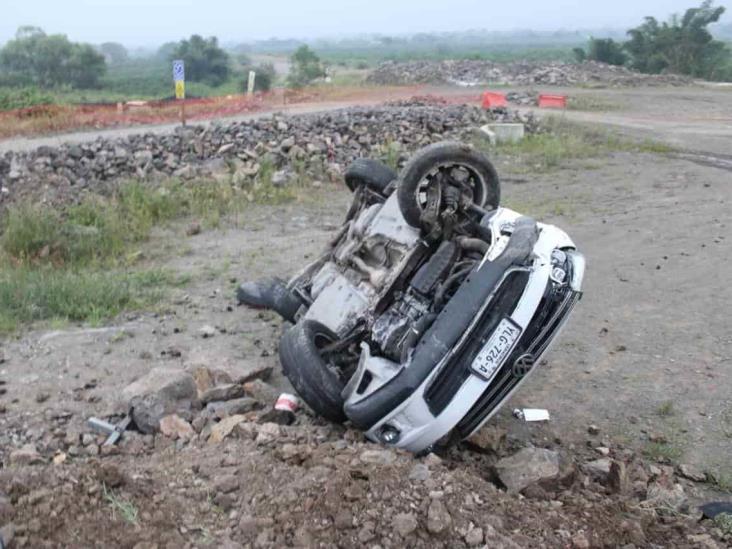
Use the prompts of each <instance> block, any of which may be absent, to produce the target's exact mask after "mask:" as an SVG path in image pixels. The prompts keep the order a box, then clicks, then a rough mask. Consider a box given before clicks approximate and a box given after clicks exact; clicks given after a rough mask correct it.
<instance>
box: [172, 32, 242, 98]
mask: <svg viewBox="0 0 732 549" xmlns="http://www.w3.org/2000/svg"><path fill="white" fill-rule="evenodd" d="M169 56H170V60H171V61H172V60H173V59H182V60H183V61H184V62H185V69H186V80H190V81H191V82H205V83H207V84H210V85H212V86H220V85H221V84H223V83H224V82H226V80H227V79H228V78H229V72H230V68H229V54H227V53H226V52H225V51H224V50H223V49H221V48H220V47H219V41H218V38H216V37H215V36H212V37H210V38H203V37H201V36H199V35H198V34H194V35H193V36H191V37H190V39H188V40H181V41H180V42H179V43H178V45H177V46H176V47H175V48H174V49H173V51H172V52H171V53H170V54H169Z"/></svg>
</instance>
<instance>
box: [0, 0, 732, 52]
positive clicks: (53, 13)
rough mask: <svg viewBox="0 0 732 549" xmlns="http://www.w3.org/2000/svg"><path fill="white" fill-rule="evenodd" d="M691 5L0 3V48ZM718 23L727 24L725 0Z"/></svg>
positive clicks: (418, 26)
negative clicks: (33, 38)
mask: <svg viewBox="0 0 732 549" xmlns="http://www.w3.org/2000/svg"><path fill="white" fill-rule="evenodd" d="M700 1H701V0H611V1H608V0H602V1H597V0H574V1H572V0H511V1H505V0H503V1H498V0H350V1H347V0H255V1H251V0H1V2H2V5H1V6H0V7H1V9H0V13H1V14H2V15H1V16H0V43H3V42H5V41H6V40H8V39H10V38H12V37H13V35H14V34H15V30H16V28H17V27H18V26H20V25H36V26H40V27H42V28H43V29H44V30H45V31H46V32H48V33H65V34H67V35H68V36H69V38H71V39H72V40H77V41H85V42H93V43H100V42H106V41H114V42H121V43H123V44H126V45H130V46H147V45H158V44H161V43H163V42H166V41H170V40H178V39H180V38H182V37H184V36H188V35H190V34H192V33H198V34H203V35H207V36H208V35H216V36H218V37H219V38H220V39H221V40H222V41H225V42H229V41H236V42H239V41H241V42H246V41H249V40H255V39H263V38H270V37H273V36H276V37H280V38H312V37H319V36H329V37H330V36H344V35H351V34H357V33H363V32H368V33H372V32H374V33H382V34H400V33H412V32H420V31H451V30H467V29H476V28H485V29H488V30H514V29H536V30H556V29H560V28H562V29H568V30H569V29H575V28H584V29H587V28H602V27H618V28H623V29H625V28H627V27H630V26H635V25H636V24H638V23H639V22H640V20H641V19H642V17H643V16H646V15H653V16H656V17H658V18H662V19H665V18H666V17H667V16H668V15H669V14H671V13H674V12H683V11H684V10H685V9H686V8H687V7H690V6H691V5H694V4H698V3H699V2H700ZM717 5H723V6H726V7H727V9H728V13H726V14H725V16H724V17H723V21H732V14H730V13H729V11H730V7H732V0H723V1H720V2H717Z"/></svg>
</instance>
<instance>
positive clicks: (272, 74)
mask: <svg viewBox="0 0 732 549" xmlns="http://www.w3.org/2000/svg"><path fill="white" fill-rule="evenodd" d="M249 71H254V72H256V73H257V77H256V78H255V80H254V91H257V92H259V91H269V90H271V89H272V85H273V84H274V81H275V78H277V72H276V71H275V68H274V65H273V64H272V63H261V64H260V65H259V66H256V67H255V66H253V65H249V66H245V67H244V75H245V76H244V80H243V81H242V85H241V89H242V91H243V92H246V91H247V88H248V86H249Z"/></svg>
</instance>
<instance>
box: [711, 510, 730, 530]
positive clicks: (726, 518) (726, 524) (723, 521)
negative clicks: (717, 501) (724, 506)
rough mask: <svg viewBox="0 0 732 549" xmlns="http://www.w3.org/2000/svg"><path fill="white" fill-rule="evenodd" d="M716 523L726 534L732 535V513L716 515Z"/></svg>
mask: <svg viewBox="0 0 732 549" xmlns="http://www.w3.org/2000/svg"><path fill="white" fill-rule="evenodd" d="M714 525H715V526H716V527H717V528H719V529H720V530H721V531H722V534H724V535H725V536H732V515H730V514H729V513H720V514H719V515H717V516H716V517H714Z"/></svg>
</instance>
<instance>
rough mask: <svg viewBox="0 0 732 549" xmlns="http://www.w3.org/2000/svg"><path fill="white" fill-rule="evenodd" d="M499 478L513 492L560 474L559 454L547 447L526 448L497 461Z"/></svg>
mask: <svg viewBox="0 0 732 549" xmlns="http://www.w3.org/2000/svg"><path fill="white" fill-rule="evenodd" d="M496 473H497V474H498V478H499V479H500V481H501V482H502V483H503V485H504V486H505V487H506V489H507V490H508V491H509V492H511V493H516V492H520V491H521V490H523V489H524V488H526V487H527V486H529V485H531V484H534V483H536V482H539V481H542V480H548V479H552V478H556V477H557V476H558V475H559V454H558V453H557V452H555V451H553V450H547V449H545V448H533V447H530V448H524V449H523V450H520V451H519V452H518V453H516V454H514V455H512V456H508V457H505V458H503V459H501V460H499V461H498V463H496Z"/></svg>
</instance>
